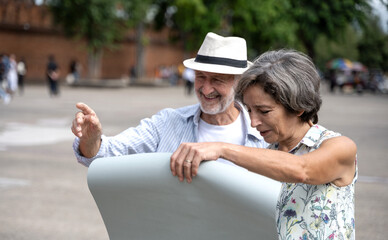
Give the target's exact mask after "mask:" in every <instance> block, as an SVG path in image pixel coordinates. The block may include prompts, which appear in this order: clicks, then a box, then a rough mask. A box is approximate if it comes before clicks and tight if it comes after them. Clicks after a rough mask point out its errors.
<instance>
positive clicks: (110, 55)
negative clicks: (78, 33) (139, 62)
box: [0, 0, 184, 83]
mask: <svg viewBox="0 0 388 240" xmlns="http://www.w3.org/2000/svg"><path fill="white" fill-rule="evenodd" d="M168 31H169V30H168V29H164V30H163V31H161V32H153V31H151V30H146V31H145V36H146V37H147V38H148V40H149V41H148V45H147V46H146V47H145V48H144V51H145V53H144V76H145V77H146V78H148V80H149V81H152V78H153V77H154V73H155V70H156V69H157V68H158V66H160V65H175V66H178V65H179V64H180V63H181V62H182V61H183V56H184V52H183V45H182V44H181V43H178V44H177V43H175V44H172V43H170V42H169V41H168V35H169V34H168V33H169V32H168ZM135 39H136V38H135V33H134V31H128V33H127V35H126V37H125V39H124V40H123V41H122V42H121V43H120V44H119V46H118V48H117V50H114V51H112V50H104V53H103V58H102V69H101V78H104V79H117V78H122V77H123V76H129V74H130V69H131V67H132V66H133V65H135V64H136V42H135ZM0 53H6V54H11V53H14V54H15V55H16V58H17V59H18V60H19V59H20V58H21V57H23V58H24V59H25V61H26V64H27V66H28V73H27V75H26V77H25V80H26V82H27V83H32V82H37V83H38V82H42V81H44V80H45V66H46V64H47V57H48V56H49V55H50V54H53V55H55V58H56V60H57V62H58V65H59V67H60V68H61V72H62V77H63V78H64V76H65V75H66V73H67V72H68V71H69V65H70V62H71V60H72V59H77V60H78V61H79V63H80V64H81V65H82V75H81V78H84V77H86V74H87V72H88V63H87V59H88V54H87V52H86V45H85V42H84V41H76V40H72V39H68V38H65V36H64V34H63V33H62V32H61V31H60V30H58V28H56V27H54V25H53V23H52V16H51V13H50V11H49V9H48V8H47V6H45V5H36V4H35V3H34V1H33V0H19V1H1V3H0ZM161 56H163V57H161Z"/></svg>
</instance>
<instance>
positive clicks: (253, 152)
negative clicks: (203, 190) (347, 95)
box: [171, 50, 357, 240]
mask: <svg viewBox="0 0 388 240" xmlns="http://www.w3.org/2000/svg"><path fill="white" fill-rule="evenodd" d="M319 85H320V77H319V75H318V73H317V71H316V68H315V66H314V64H313V63H312V61H311V60H310V59H309V57H307V56H306V55H304V54H302V53H300V52H297V51H294V50H279V51H270V52H266V53H264V54H263V55H261V56H260V57H259V58H258V59H257V60H256V61H255V62H254V64H253V66H251V67H250V68H249V69H248V70H247V71H246V72H245V73H244V74H243V76H242V79H241V80H240V82H239V84H238V86H237V89H236V94H237V97H238V98H239V99H240V100H241V101H242V102H243V104H244V105H245V106H246V107H247V109H248V112H249V114H250V118H251V124H252V127H255V128H256V129H257V130H258V131H259V132H260V134H261V135H262V136H263V137H264V139H265V141H266V142H268V143H270V144H271V145H270V146H269V147H268V149H258V148H249V147H244V146H237V145H233V144H227V143H219V142H214V143H184V144H182V145H181V146H180V147H179V148H178V149H177V151H176V152H175V153H174V154H173V155H172V157H171V171H172V174H173V175H174V176H176V175H177V176H178V177H179V179H180V180H181V181H183V179H184V178H186V179H187V181H188V182H191V181H192V178H193V177H194V176H195V175H196V174H197V171H198V166H199V164H200V162H201V161H203V160H216V159H218V158H224V159H227V160H229V161H231V162H233V163H235V164H237V165H239V166H242V167H244V168H246V169H248V170H250V171H252V172H256V173H258V174H261V175H264V176H267V177H270V178H272V179H275V180H278V181H281V182H282V183H283V184H282V188H281V192H280V194H279V199H278V203H277V209H276V212H277V222H276V224H277V231H278V235H279V239H298V240H299V239H354V238H355V229H354V228H355V223H354V187H355V181H356V179H357V162H356V152H357V148H356V145H355V143H354V142H353V141H352V140H351V139H349V138H347V137H345V136H341V135H340V134H339V133H336V132H333V131H330V130H328V129H325V128H324V127H322V126H320V125H316V123H317V122H318V115H317V113H318V111H319V109H320V106H321V102H322V101H321V97H320V94H319Z"/></svg>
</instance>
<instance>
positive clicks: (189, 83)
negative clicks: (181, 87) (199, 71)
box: [182, 68, 195, 95]
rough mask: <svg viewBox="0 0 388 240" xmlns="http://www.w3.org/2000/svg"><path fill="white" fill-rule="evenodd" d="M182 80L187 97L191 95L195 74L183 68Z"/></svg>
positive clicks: (191, 70) (189, 69)
mask: <svg viewBox="0 0 388 240" xmlns="http://www.w3.org/2000/svg"><path fill="white" fill-rule="evenodd" d="M182 78H183V80H184V81H185V92H186V94H187V95H191V94H192V93H193V87H194V80H195V72H194V70H193V69H191V68H185V70H184V71H183V74H182Z"/></svg>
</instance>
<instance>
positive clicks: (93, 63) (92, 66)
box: [88, 50, 103, 80]
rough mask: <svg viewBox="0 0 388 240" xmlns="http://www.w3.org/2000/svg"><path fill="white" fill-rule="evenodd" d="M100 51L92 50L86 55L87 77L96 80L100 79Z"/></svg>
mask: <svg viewBox="0 0 388 240" xmlns="http://www.w3.org/2000/svg"><path fill="white" fill-rule="evenodd" d="M102 53H103V51H102V50H92V51H90V52H89V53H88V70H89V71H88V77H89V79H90V80H97V79H99V78H100V77H101V59H102Z"/></svg>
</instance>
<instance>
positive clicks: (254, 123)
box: [249, 112, 261, 128]
mask: <svg viewBox="0 0 388 240" xmlns="http://www.w3.org/2000/svg"><path fill="white" fill-rule="evenodd" d="M249 117H250V118H251V127H253V128H256V127H257V126H259V125H261V120H260V118H259V117H258V116H257V114H254V113H252V112H251V113H249Z"/></svg>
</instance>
